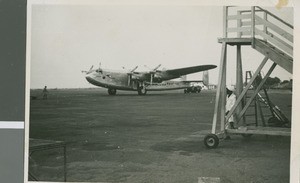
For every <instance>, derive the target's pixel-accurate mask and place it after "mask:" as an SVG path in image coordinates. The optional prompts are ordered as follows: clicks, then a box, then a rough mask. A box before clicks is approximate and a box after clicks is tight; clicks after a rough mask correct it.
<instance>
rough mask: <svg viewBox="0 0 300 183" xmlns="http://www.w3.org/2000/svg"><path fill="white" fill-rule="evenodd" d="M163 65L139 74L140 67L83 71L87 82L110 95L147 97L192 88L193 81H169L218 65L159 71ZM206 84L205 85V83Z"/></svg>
mask: <svg viewBox="0 0 300 183" xmlns="http://www.w3.org/2000/svg"><path fill="white" fill-rule="evenodd" d="M160 66H161V64H159V65H158V66H157V67H155V68H154V69H152V70H151V71H148V72H137V71H136V70H137V68H138V66H136V67H135V68H133V69H131V70H129V71H127V72H126V71H111V70H107V69H102V68H101V64H99V68H98V69H93V66H92V67H91V68H90V70H89V71H82V72H83V73H85V74H86V75H85V78H86V80H87V81H88V82H89V83H91V84H93V85H95V86H100V87H104V88H108V94H109V95H115V94H116V93H117V90H127V91H137V92H138V94H139V95H145V94H146V93H147V91H162V90H175V89H185V88H188V87H190V82H191V81H169V80H171V79H175V78H180V77H182V76H185V75H187V74H192V73H196V72H201V71H207V70H210V69H214V68H216V67H217V66H216V65H199V66H193V67H185V68H179V69H171V70H158V69H159V67H160ZM203 83H204V84H208V83H205V82H204V81H203Z"/></svg>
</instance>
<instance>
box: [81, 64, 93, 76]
mask: <svg viewBox="0 0 300 183" xmlns="http://www.w3.org/2000/svg"><path fill="white" fill-rule="evenodd" d="M93 67H94V66H93V65H92V67H91V68H90V70H89V71H81V72H82V73H86V74H88V73H90V72H91V71H92V69H93Z"/></svg>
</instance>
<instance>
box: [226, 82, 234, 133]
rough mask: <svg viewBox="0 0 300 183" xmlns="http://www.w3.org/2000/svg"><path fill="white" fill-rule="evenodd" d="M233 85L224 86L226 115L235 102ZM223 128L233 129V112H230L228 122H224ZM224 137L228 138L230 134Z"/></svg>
mask: <svg viewBox="0 0 300 183" xmlns="http://www.w3.org/2000/svg"><path fill="white" fill-rule="evenodd" d="M233 91H234V87H233V86H229V87H227V88H226V94H227V97H226V108H225V110H226V115H228V113H229V111H230V110H231V108H232V107H233V106H234V104H235V102H236V95H235V94H234V92H233ZM225 129H235V127H234V114H232V115H231V116H230V118H229V119H228V122H227V123H226V124H225ZM225 139H230V136H228V135H227V136H226V137H225Z"/></svg>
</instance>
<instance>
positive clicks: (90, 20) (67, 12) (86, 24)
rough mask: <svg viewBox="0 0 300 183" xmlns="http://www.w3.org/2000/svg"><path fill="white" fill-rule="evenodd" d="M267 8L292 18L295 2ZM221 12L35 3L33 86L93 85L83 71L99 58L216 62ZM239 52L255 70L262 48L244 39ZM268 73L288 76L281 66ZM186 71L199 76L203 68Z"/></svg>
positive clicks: (105, 62)
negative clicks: (289, 4)
mask: <svg viewBox="0 0 300 183" xmlns="http://www.w3.org/2000/svg"><path fill="white" fill-rule="evenodd" d="M268 10H271V11H272V12H273V13H275V14H277V15H279V16H281V18H283V19H285V20H287V21H288V22H290V23H292V20H293V9H292V8H283V9H280V10H278V9H275V8H268ZM222 18H223V8H222V7H220V6H155V5H153V6H133V5H132V6H121V5H120V6H112V5H46V4H44V5H33V6H32V19H31V86H30V87H31V88H42V87H43V86H45V85H47V86H48V87H49V88H74V87H75V88H80V87H91V86H92V85H90V84H89V83H88V82H87V81H86V80H85V77H84V74H82V73H81V71H82V70H88V69H89V68H90V67H91V65H94V68H95V67H98V65H99V62H101V64H102V67H103V68H108V69H114V70H122V67H123V66H124V67H125V68H126V69H128V70H130V69H132V68H134V67H135V66H137V65H138V66H139V69H137V71H145V70H147V68H145V67H144V65H147V66H148V67H150V68H154V67H156V66H157V65H159V64H162V68H167V69H173V68H179V67H189V66H195V65H202V64H215V65H217V66H218V65H219V63H220V58H221V44H219V43H218V42H217V38H218V37H222V32H223V30H222V29H223V23H222ZM29 39H30V38H29ZM235 49H236V48H235V47H231V46H230V47H229V48H228V54H229V55H228V66H229V67H228V75H227V82H228V84H234V83H235V60H236V58H235V57H236V51H235ZM242 59H243V67H244V68H243V69H244V71H246V70H253V71H254V69H256V68H257V65H258V64H259V63H260V62H261V61H262V59H263V55H261V54H260V53H258V52H257V51H255V50H253V49H252V48H251V47H243V48H242ZM268 65H270V64H268ZM218 71H219V68H217V69H214V70H212V71H211V72H210V83H213V84H216V83H217V78H218ZM265 73H266V71H265ZM272 76H273V77H274V76H277V77H279V78H280V79H282V80H285V79H291V78H292V75H290V74H289V73H287V72H286V71H284V70H283V69H281V68H276V69H275V71H274V72H273V74H272ZM188 79H202V73H197V74H193V75H189V76H188Z"/></svg>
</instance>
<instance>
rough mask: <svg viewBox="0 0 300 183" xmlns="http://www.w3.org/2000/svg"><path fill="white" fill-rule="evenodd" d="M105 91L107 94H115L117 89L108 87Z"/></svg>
mask: <svg viewBox="0 0 300 183" xmlns="http://www.w3.org/2000/svg"><path fill="white" fill-rule="evenodd" d="M107 92H108V94H109V95H116V93H117V90H116V89H113V88H109V89H108V90H107Z"/></svg>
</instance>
